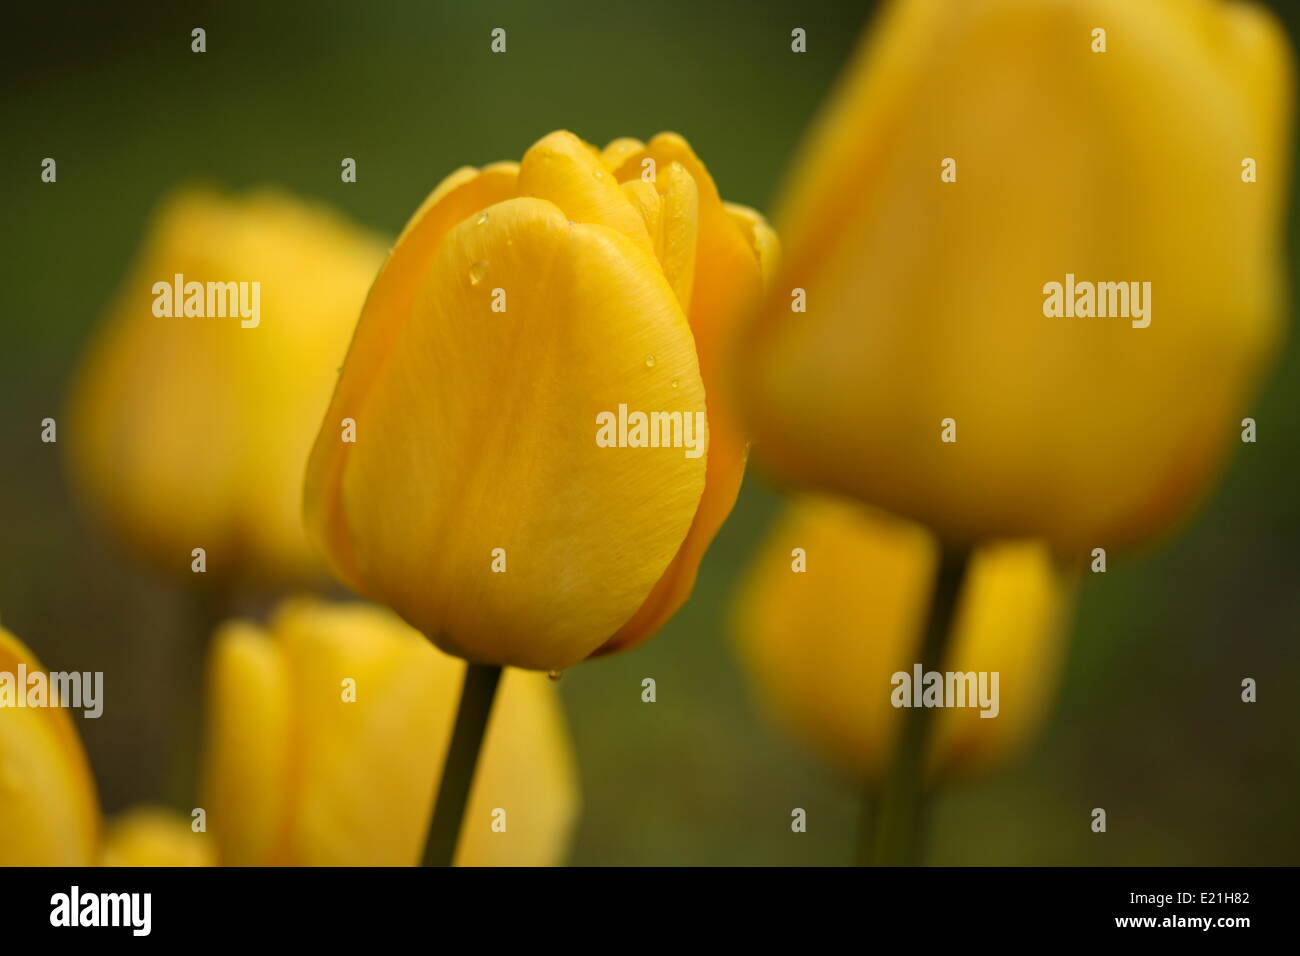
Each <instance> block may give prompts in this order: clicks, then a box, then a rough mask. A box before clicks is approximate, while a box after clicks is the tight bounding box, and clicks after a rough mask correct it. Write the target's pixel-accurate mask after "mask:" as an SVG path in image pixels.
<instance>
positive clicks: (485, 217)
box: [478, 213, 488, 226]
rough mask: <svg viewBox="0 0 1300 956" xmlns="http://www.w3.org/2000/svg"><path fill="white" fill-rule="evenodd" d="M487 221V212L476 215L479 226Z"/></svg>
mask: <svg viewBox="0 0 1300 956" xmlns="http://www.w3.org/2000/svg"><path fill="white" fill-rule="evenodd" d="M487 221H488V214H487V213H483V215H481V216H479V217H478V225H480V226H481V225H483V223H485V222H487Z"/></svg>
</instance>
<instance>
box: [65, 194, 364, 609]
mask: <svg viewBox="0 0 1300 956" xmlns="http://www.w3.org/2000/svg"><path fill="white" fill-rule="evenodd" d="M382 256H383V246H382V245H381V244H380V243H379V242H378V241H377V240H375V239H374V238H372V237H371V236H369V235H366V234H363V233H361V232H359V231H358V230H356V229H355V228H354V227H352V226H351V225H349V224H347V223H346V222H344V221H343V220H342V219H340V218H339V217H337V216H336V215H334V214H333V213H331V212H329V211H327V210H325V209H322V208H316V207H313V206H309V205H305V204H302V203H299V202H297V201H296V200H293V199H290V198H288V197H286V196H283V195H280V194H277V193H273V192H270V191H263V192H256V193H252V194H249V195H247V196H244V197H240V198H227V197H224V196H220V195H217V194H214V193H209V192H206V191H197V190H188V191H184V192H180V193H178V194H176V195H174V196H173V197H171V198H170V199H169V200H168V201H167V202H166V203H165V204H164V205H163V207H162V208H161V210H160V211H159V212H158V214H157V216H156V217H155V220H154V222H153V224H152V225H151V227H150V231H149V235H148V238H147V240H146V243H145V247H144V249H143V251H142V253H141V255H140V257H139V260H138V262H137V263H136V265H135V267H134V270H133V272H132V274H131V276H130V277H129V278H128V280H127V282H126V284H125V285H124V287H123V289H122V291H121V293H120V295H119V297H118V299H117V302H116V304H115V305H114V306H113V308H112V309H111V310H110V312H109V315H108V320H107V322H106V323H105V325H104V327H103V328H102V329H101V330H100V331H99V333H98V335H97V337H96V340H95V341H94V343H93V344H92V346H91V348H90V349H89V351H88V354H87V355H86V357H85V359H84V362H83V364H82V368H81V370H80V372H79V374H78V376H77V379H76V382H75V390H74V395H73V398H72V428H71V429H70V430H69V432H68V434H70V435H71V446H72V456H71V464H72V470H73V473H74V477H75V478H76V479H77V481H78V484H79V485H80V488H81V490H82V491H83V493H84V494H85V496H86V497H87V498H88V500H89V504H90V505H91V507H92V509H93V510H94V511H95V512H97V513H98V514H99V515H100V516H101V517H102V518H103V519H105V521H106V522H107V524H108V525H109V526H110V528H111V529H112V530H113V531H115V532H116V533H117V535H118V536H119V537H120V538H121V539H122V540H123V541H125V542H127V543H129V544H130V545H131V546H132V547H133V548H134V549H135V550H136V551H137V552H139V553H140V554H142V555H143V556H144V557H146V558H147V559H149V560H151V561H152V563H154V564H155V565H157V566H158V567H160V568H163V569H166V570H170V571H172V572H175V573H177V574H181V575H185V577H186V580H190V581H198V580H202V579H203V578H202V576H201V575H197V574H194V573H193V572H195V571H198V570H203V571H204V573H205V574H206V575H207V579H209V580H210V579H213V578H227V579H228V578H238V579H239V580H241V581H244V582H269V583H271V584H280V583H284V582H286V581H293V580H303V579H310V578H312V577H315V576H316V575H318V574H319V573H320V571H321V570H323V568H322V567H321V564H320V560H319V558H318V557H317V556H316V555H315V554H314V553H313V551H312V549H311V547H310V545H309V544H308V542H307V539H306V536H305V535H304V533H303V530H302V520H301V494H302V475H303V471H304V468H305V465H306V461H307V452H308V449H309V447H310V445H311V441H312V439H313V438H314V437H315V434H316V431H317V429H318V428H320V424H321V414H322V413H323V412H324V410H325V406H326V404H327V403H328V401H329V393H330V389H331V388H332V387H333V385H334V381H335V378H336V377H337V371H338V367H339V365H340V363H341V362H342V359H343V355H344V353H345V351H346V349H347V343H348V338H349V336H350V334H351V332H352V329H353V326H354V325H355V322H356V315H357V312H358V311H359V309H360V307H361V303H362V301H363V299H364V297H365V293H366V289H367V288H369V285H370V282H371V280H372V279H373V278H374V274H375V271H376V270H377V269H378V267H379V263H380V262H381V261H382ZM333 428H334V429H335V430H336V431H337V430H338V428H339V425H338V423H337V422H335V423H333ZM199 548H201V549H203V559H204V560H203V563H202V567H201V568H200V567H199V566H197V565H196V562H195V560H194V559H193V555H194V552H195V550H196V549H199Z"/></svg>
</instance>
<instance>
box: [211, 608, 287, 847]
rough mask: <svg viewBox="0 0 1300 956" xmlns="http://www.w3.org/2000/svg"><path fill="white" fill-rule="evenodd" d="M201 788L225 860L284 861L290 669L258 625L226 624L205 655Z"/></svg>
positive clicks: (215, 837) (213, 831)
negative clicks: (205, 725) (204, 726)
mask: <svg viewBox="0 0 1300 956" xmlns="http://www.w3.org/2000/svg"><path fill="white" fill-rule="evenodd" d="M207 681H208V685H207V715H208V716H207V728H206V732H205V741H206V751H205V754H204V764H203V780H202V793H203V794H204V806H205V807H206V808H207V811H208V829H209V832H211V833H212V835H213V839H214V840H215V841H216V843H217V847H218V850H219V854H220V858H221V862H222V864H223V865H226V866H265V865H268V864H271V863H277V862H283V861H284V860H285V854H286V852H287V847H286V845H285V843H286V839H285V838H286V832H287V827H288V825H289V820H288V817H287V810H288V806H289V794H290V791H291V788H292V787H293V785H294V767H293V764H292V762H291V759H290V750H289V744H290V720H291V719H292V715H293V705H292V702H291V701H290V699H289V674H288V672H287V670H286V668H285V662H284V660H283V658H282V657H281V655H280V652H279V650H278V649H277V648H276V647H275V645H274V644H273V643H272V642H271V641H270V639H269V637H268V635H267V634H266V633H265V632H264V631H263V630H262V629H261V628H259V627H256V626H255V625H253V624H249V623H246V622H242V621H238V622H232V623H229V624H226V625H224V626H223V627H222V628H221V629H220V630H219V631H218V632H217V634H216V636H215V637H214V639H213V645H212V652H211V654H210V655H209V659H208V676H207Z"/></svg>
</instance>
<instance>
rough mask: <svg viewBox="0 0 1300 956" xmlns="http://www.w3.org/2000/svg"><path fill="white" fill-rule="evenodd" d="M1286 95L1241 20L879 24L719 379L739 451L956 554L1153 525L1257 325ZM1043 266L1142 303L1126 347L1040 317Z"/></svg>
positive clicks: (799, 184) (1265, 326) (1275, 281)
mask: <svg viewBox="0 0 1300 956" xmlns="http://www.w3.org/2000/svg"><path fill="white" fill-rule="evenodd" d="M1098 28H1102V29H1104V31H1105V33H1106V37H1105V43H1106V46H1105V51H1104V52H1094V51H1095V50H1096V45H1097V37H1096V35H1095V34H1094V30H1096V29H1098ZM1291 90H1292V63H1291V55H1290V51H1289V49H1288V46H1287V43H1286V41H1285V39H1284V37H1283V34H1282V32H1281V31H1280V29H1278V27H1277V26H1276V25H1275V23H1274V22H1273V20H1272V18H1271V16H1270V15H1268V14H1266V13H1265V12H1263V11H1262V10H1260V9H1258V8H1256V7H1254V6H1250V5H1246V4H1239V3H1221V2H1210V0H1198V2H1182V0H1149V2H1142V3H1131V2H1125V0H1084V2H1078V3H1030V2H1022V0H971V2H967V3H961V4H952V3H947V2H943V0H900V2H897V3H893V4H892V5H891V6H890V7H889V8H888V9H887V11H886V12H885V13H884V15H883V17H882V19H881V21H880V22H879V24H878V25H877V26H876V27H875V28H874V29H873V31H872V33H871V34H870V36H869V41H868V42H867V43H866V44H865V45H864V46H863V47H862V48H861V50H860V52H859V54H858V57H857V60H856V62H855V63H854V64H853V65H852V66H851V67H850V68H849V70H848V72H847V74H846V75H845V77H844V79H843V81H842V83H841V84H840V87H839V90H838V94H837V95H836V97H835V98H834V99H833V101H832V102H831V104H830V105H829V107H828V108H827V110H826V111H825V113H824V114H823V115H822V117H821V118H820V121H819V123H818V125H817V127H816V130H815V132H814V134H813V136H812V138H811V140H810V141H809V143H808V144H807V145H806V147H805V148H804V153H803V157H802V161H801V162H800V163H799V164H798V165H797V166H796V173H795V176H794V177H793V179H792V181H791V182H790V183H789V184H788V186H787V189H786V193H785V200H784V203H783V207H782V212H781V214H780V215H779V216H778V223H779V226H780V230H781V232H782V236H783V239H784V242H785V244H786V247H787V250H788V255H787V256H786V257H785V260H784V262H785V268H784V270H783V272H782V278H781V279H780V280H779V281H778V282H777V283H776V284H775V287H774V289H773V291H772V293H771V296H770V298H769V300H768V303H767V306H766V308H765V309H764V310H763V311H762V314H761V317H760V318H759V320H758V321H757V322H756V323H755V325H754V326H753V327H752V328H751V329H750V330H749V332H748V333H747V335H746V337H745V339H746V341H745V347H744V349H743V350H742V355H741V358H740V364H741V368H742V369H743V371H744V373H745V375H744V380H743V389H744V396H745V401H746V404H747V407H748V410H749V411H750V412H751V413H752V415H751V422H752V426H753V435H754V440H755V447H756V448H759V450H760V451H759V453H760V456H761V457H762V458H763V459H764V460H765V462H767V463H768V464H770V466H771V467H772V469H773V470H774V471H775V472H776V473H777V474H778V475H780V476H781V477H783V478H785V479H787V480H790V481H793V482H796V483H798V484H802V485H809V486H815V487H820V488H824V489H829V490H835V491H840V492H845V493H849V494H851V495H854V496H856V497H859V498H860V499H862V500H865V501H867V502H870V503H873V504H877V505H881V506H884V507H886V508H888V509H890V510H891V511H894V512H896V513H899V514H903V515H907V516H910V517H912V518H916V519H919V520H922V521H924V522H926V523H927V524H929V525H931V526H933V527H934V528H936V529H937V530H938V531H939V532H940V533H941V534H942V535H943V536H944V537H945V538H946V539H947V540H949V541H950V542H952V543H954V544H959V545H960V544H968V543H970V542H972V541H975V540H977V539H981V538H984V537H986V536H1042V537H1046V538H1047V539H1049V540H1050V542H1051V543H1052V544H1053V545H1054V546H1055V547H1056V548H1058V549H1060V550H1062V551H1066V552H1075V553H1078V552H1079V551H1080V550H1081V549H1086V548H1092V547H1094V546H1106V547H1109V546H1118V545H1122V544H1130V543H1133V542H1137V541H1140V540H1142V539H1144V538H1147V537H1148V536H1150V535H1152V534H1155V533H1157V532H1159V531H1161V530H1162V529H1164V528H1166V527H1167V526H1168V525H1169V524H1170V523H1171V522H1172V521H1174V520H1175V519H1176V518H1177V517H1178V516H1180V515H1181V514H1183V513H1184V512H1185V511H1186V510H1187V509H1188V507H1189V505H1191V504H1192V503H1193V501H1194V499H1196V498H1198V497H1199V496H1201V495H1202V493H1203V492H1204V490H1205V489H1206V487H1207V484H1208V483H1209V481H1210V479H1211V477H1212V476H1213V475H1214V473H1215V472H1216V471H1217V470H1218V466H1219V464H1220V462H1221V460H1222V459H1223V457H1224V454H1225V451H1226V449H1227V448H1228V447H1229V446H1230V445H1231V444H1233V443H1235V442H1236V441H1237V439H1238V430H1239V427H1240V426H1239V419H1240V418H1241V416H1242V413H1243V410H1244V408H1245V406H1246V405H1247V404H1248V403H1249V402H1250V400H1251V398H1252V396H1253V393H1254V387H1255V383H1256V379H1257V377H1258V375H1259V373H1260V371H1261V369H1262V368H1263V367H1264V365H1265V364H1266V363H1267V362H1268V361H1269V359H1270V357H1271V356H1272V355H1273V353H1274V350H1275V347H1276V345H1277V344H1278V340H1279V337H1280V334H1281V320H1282V305H1283V284H1284V281H1283V275H1282V272H1281V264H1282V261H1281V253H1282V247H1281V241H1280V240H1281V238H1282V224H1283V223H1282V213H1283V199H1284V196H1285V193H1286V189H1287V185H1288V181H1289V177H1288V173H1287V169H1288V165H1287V164H1288V161H1289V120H1290V114H1291V98H1292V92H1291ZM1247 159H1249V160H1251V161H1253V164H1254V168H1255V169H1257V181H1244V180H1245V178H1246V177H1245V175H1244V173H1245V170H1244V165H1245V161H1246V160H1247ZM948 160H952V161H954V166H953V167H952V168H953V170H955V177H956V178H955V180H954V181H945V180H944V178H942V176H941V174H942V172H943V169H944V167H943V164H944V163H945V162H946V161H948ZM1067 273H1070V274H1074V275H1075V276H1076V277H1077V278H1078V279H1079V280H1087V281H1114V282H1129V281H1140V282H1150V283H1151V300H1152V301H1151V305H1152V311H1151V316H1150V318H1151V321H1150V325H1149V327H1146V328H1134V327H1132V326H1131V324H1130V321H1129V320H1128V319H1125V318H1065V317H1047V316H1045V315H1044V299H1045V296H1044V286H1045V284H1046V283H1049V282H1052V281H1057V282H1063V281H1064V280H1065V276H1066V274H1067ZM795 287H799V288H803V289H805V290H806V294H807V311H806V313H795V314H792V312H791V290H792V289H793V288H795ZM947 418H951V419H953V420H954V421H955V425H956V438H957V440H956V442H955V443H944V442H941V441H940V423H941V422H942V421H943V420H944V419H947Z"/></svg>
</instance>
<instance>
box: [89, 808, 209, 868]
mask: <svg viewBox="0 0 1300 956" xmlns="http://www.w3.org/2000/svg"><path fill="white" fill-rule="evenodd" d="M215 863H216V847H215V846H214V845H213V842H212V838H211V837H209V836H208V834H207V833H206V832H203V831H200V832H197V833H196V832H195V831H194V830H193V824H192V820H191V818H190V817H187V816H182V815H181V814H179V813H176V812H175V811H174V810H168V809H166V808H163V807H135V808H133V809H131V810H128V811H127V812H126V813H123V814H122V815H120V816H118V817H117V818H115V819H114V820H113V821H112V822H111V823H110V824H109V826H108V832H107V834H105V836H104V848H103V853H102V856H101V858H100V865H101V866H213V865H214V864H215Z"/></svg>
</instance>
